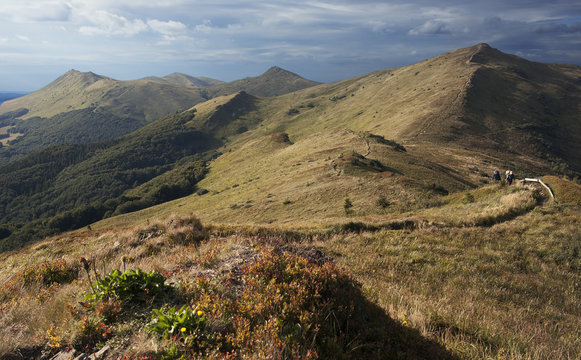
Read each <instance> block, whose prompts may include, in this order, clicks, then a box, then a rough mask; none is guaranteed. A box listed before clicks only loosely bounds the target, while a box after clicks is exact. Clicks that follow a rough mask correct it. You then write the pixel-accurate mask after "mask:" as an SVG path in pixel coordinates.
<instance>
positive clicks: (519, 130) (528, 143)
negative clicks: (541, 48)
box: [458, 46, 581, 172]
mask: <svg viewBox="0 0 581 360" xmlns="http://www.w3.org/2000/svg"><path fill="white" fill-rule="evenodd" d="M469 61H470V62H471V63H474V64H478V65H480V66H479V68H478V70H477V71H476V72H475V73H474V75H473V77H472V79H471V84H470V87H469V89H468V92H467V96H466V106H465V114H464V117H463V119H462V122H463V123H464V124H465V125H464V126H463V127H462V128H460V129H459V131H458V138H460V137H462V138H464V139H465V141H464V143H466V144H468V145H473V146H475V147H480V148H490V149H499V148H500V149H504V151H506V152H511V153H514V154H523V155H525V154H526V155H530V156H533V157H537V158H543V159H546V160H548V161H549V162H550V163H551V164H552V167H553V168H554V170H555V171H560V172H565V171H566V170H567V169H568V168H570V170H572V171H574V172H579V171H581V145H580V142H579V138H580V137H581V122H580V121H579V114H580V110H581V81H580V80H579V79H581V67H578V66H569V65H557V64H542V63H534V62H530V61H527V60H524V59H521V58H518V57H516V56H512V55H507V54H503V53H501V52H500V51H498V50H495V49H492V48H490V47H488V46H481V47H480V48H479V49H478V52H476V53H475V54H474V56H473V57H472V58H471V59H470V60H469ZM467 135H469V136H470V138H469V140H468V139H467ZM466 140H467V141H466ZM474 141H475V142H478V143H477V144H472V142H474Z"/></svg>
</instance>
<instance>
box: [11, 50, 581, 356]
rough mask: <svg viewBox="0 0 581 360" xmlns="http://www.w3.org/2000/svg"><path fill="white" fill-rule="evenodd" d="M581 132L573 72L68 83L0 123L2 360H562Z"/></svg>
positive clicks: (497, 69)
mask: <svg viewBox="0 0 581 360" xmlns="http://www.w3.org/2000/svg"><path fill="white" fill-rule="evenodd" d="M580 110H581V67H579V66H572V65H562V64H543V63H536V62H531V61H527V60H525V59H522V58H519V57H517V56H514V55H510V54H505V53H502V52H501V51H499V50H496V49H494V48H491V47H490V46H488V45H486V44H478V45H475V46H471V47H467V48H462V49H458V50H454V51H451V52H447V53H444V54H441V55H439V56H436V57H433V58H430V59H426V60H424V61H421V62H419V63H417V64H412V65H409V66H402V67H398V68H392V69H386V70H382V71H377V72H373V73H370V74H366V75H361V76H358V77H355V78H349V79H345V80H342V81H338V82H335V83H331V84H320V83H316V82H313V81H309V80H306V79H303V78H301V77H300V76H298V75H296V74H293V73H290V72H288V71H286V70H283V69H280V68H277V67H274V68H271V69H270V70H268V71H267V72H266V73H264V74H263V75H261V76H259V77H255V78H246V79H242V80H238V81H234V82H230V83H223V82H219V81H217V80H212V79H208V78H194V77H191V76H188V75H184V74H171V75H168V76H166V77H148V78H144V79H139V80H135V81H117V80H113V79H110V78H107V77H105V76H101V75H96V74H93V73H80V72H77V71H70V72H68V73H66V74H64V75H63V76H61V77H59V78H58V79H57V80H55V81H54V82H53V83H51V84H49V85H48V86H47V87H45V88H43V89H41V90H39V91H37V92H34V93H31V94H29V95H26V96H23V97H21V98H17V99H13V100H9V101H7V102H5V103H4V104H2V106H1V107H0V141H2V144H3V146H2V147H1V148H0V159H2V160H0V163H1V165H0V338H2V339H3V341H2V342H0V358H2V359H53V360H55V359H64V358H85V357H87V358H88V357H89V355H90V354H93V353H95V355H94V356H92V355H91V356H92V357H95V358H101V359H106V360H109V359H111V360H113V359H120V358H123V359H183V358H207V359H216V358H220V359H221V358H236V359H238V358H249V359H255V358H257V359H265V358H280V359H283V358H309V359H315V358H321V359H327V358H329V359H335V358H340V359H347V358H349V359H403V358H405V359H535V360H536V359H539V360H540V359H558V360H565V359H571V358H579V357H580V356H581V342H580V341H579V336H578V333H579V326H578V324H579V323H580V322H581V305H580V304H581V291H580V290H581V287H580V286H581V285H580V284H581V245H580V244H581V233H580V232H579V226H578V223H579V220H580V219H581V185H580V183H579V178H578V176H579V174H580V173H581V151H580V150H581V149H579V146H580V145H579V143H580V141H579V140H580V139H581V115H580V114H581V111H580ZM495 170H499V171H501V173H502V174H503V178H502V179H501V180H499V181H495V180H494V179H493V178H492V174H493V171H495ZM505 171H513V172H514V174H515V175H516V179H517V180H516V181H515V182H513V183H512V184H510V183H509V182H507V181H506V180H505V178H504V173H505ZM525 178H534V179H533V180H534V181H533V180H531V179H529V180H528V181H524V179H525Z"/></svg>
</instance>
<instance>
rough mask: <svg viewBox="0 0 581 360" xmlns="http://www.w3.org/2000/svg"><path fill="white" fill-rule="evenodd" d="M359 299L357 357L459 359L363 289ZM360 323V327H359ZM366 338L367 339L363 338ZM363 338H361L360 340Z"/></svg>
mask: <svg viewBox="0 0 581 360" xmlns="http://www.w3.org/2000/svg"><path fill="white" fill-rule="evenodd" d="M353 300H354V303H355V306H356V308H355V314H356V315H355V319H354V320H355V321H354V323H356V324H358V327H357V328H351V329H350V330H349V331H356V332H357V335H355V336H354V337H355V340H354V341H353V342H354V344H350V346H351V354H352V358H354V359H457V358H458V357H457V356H455V355H453V354H452V353H450V352H449V351H447V350H446V348H444V347H443V346H442V345H441V344H439V343H437V342H435V341H433V340H430V339H427V338H425V337H424V336H422V335H421V334H420V332H419V331H418V330H416V329H412V328H410V327H408V326H405V325H402V324H401V322H399V321H396V320H394V319H392V318H391V317H389V316H388V315H387V314H386V313H385V311H384V310H383V309H381V308H380V307H379V306H377V305H376V304H374V303H372V302H370V301H369V300H367V299H366V298H365V297H364V296H363V294H362V293H361V292H360V291H359V292H358V298H356V299H353ZM359 327H360V328H359ZM359 339H361V340H363V339H366V340H367V341H366V342H365V341H361V340H359ZM358 340H359V341H358Z"/></svg>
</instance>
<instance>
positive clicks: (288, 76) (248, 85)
mask: <svg viewBox="0 0 581 360" xmlns="http://www.w3.org/2000/svg"><path fill="white" fill-rule="evenodd" d="M318 84H319V83H318V82H316V81H311V80H307V79H304V78H302V77H300V76H299V75H297V74H295V73H292V72H290V71H286V70H284V69H281V68H279V67H278V66H273V67H271V68H270V69H268V70H267V71H266V72H265V73H264V74H262V75H260V76H258V77H249V78H245V79H242V80H236V81H232V82H230V83H222V84H218V85H215V86H212V87H210V88H208V89H207V91H208V94H209V96H210V97H215V96H220V95H228V94H232V93H234V92H236V91H240V90H243V91H246V92H248V93H250V94H252V95H255V96H262V97H270V96H279V95H283V94H287V93H290V92H294V91H298V90H302V89H305V88H308V87H311V86H315V85H318Z"/></svg>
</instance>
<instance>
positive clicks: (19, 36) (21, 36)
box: [16, 35, 30, 42]
mask: <svg viewBox="0 0 581 360" xmlns="http://www.w3.org/2000/svg"><path fill="white" fill-rule="evenodd" d="M16 38H17V39H19V40H22V41H26V42H29V41H30V38H29V37H28V36H26V35H16Z"/></svg>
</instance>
